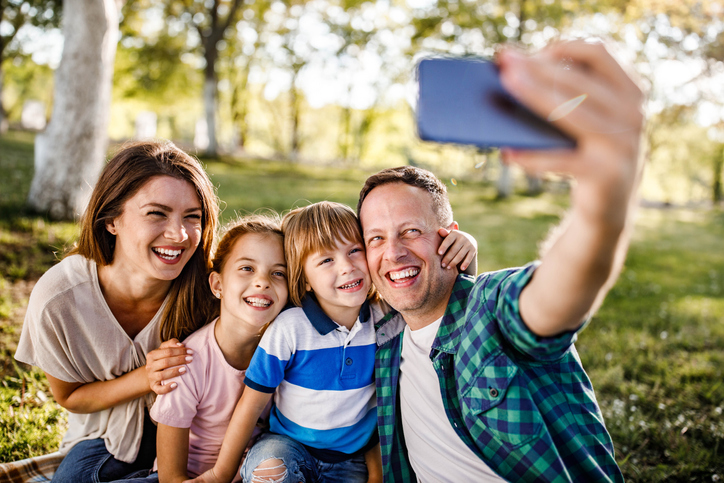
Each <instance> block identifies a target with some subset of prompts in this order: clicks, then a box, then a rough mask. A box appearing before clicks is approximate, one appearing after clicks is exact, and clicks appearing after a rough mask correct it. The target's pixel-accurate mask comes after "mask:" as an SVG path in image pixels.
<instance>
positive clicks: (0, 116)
mask: <svg viewBox="0 0 724 483" xmlns="http://www.w3.org/2000/svg"><path fill="white" fill-rule="evenodd" d="M4 77H5V72H4V71H3V70H2V57H0V134H5V133H6V132H7V130H8V120H7V118H6V117H5V107H3V80H4Z"/></svg>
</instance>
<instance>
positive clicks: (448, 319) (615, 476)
mask: <svg viewBox="0 0 724 483" xmlns="http://www.w3.org/2000/svg"><path fill="white" fill-rule="evenodd" d="M536 266H537V265H536V264H531V265H528V266H526V267H524V268H522V269H510V270H501V271H498V272H491V273H485V274H483V275H481V276H480V277H478V279H477V280H473V279H472V277H469V276H466V275H460V276H458V278H457V281H456V283H455V286H454V288H453V292H452V295H451V296H450V301H449V302H448V306H447V310H446V312H445V316H444V318H443V320H442V322H441V324H440V328H439V330H438V332H437V337H436V338H435V341H434V342H433V344H432V350H431V352H430V359H431V361H432V364H433V367H434V369H435V372H436V373H437V376H438V379H439V381H440V391H441V394H442V398H443V404H444V406H445V412H446V414H447V417H448V420H449V421H450V424H451V425H452V426H453V427H454V428H455V431H456V433H457V434H458V436H459V437H460V438H461V439H462V440H463V441H464V442H465V444H466V445H467V446H468V447H469V448H470V449H471V450H472V451H473V452H474V453H475V454H476V455H478V457H480V459H482V460H483V461H484V462H485V463H486V464H487V465H488V466H489V467H490V468H491V469H492V470H493V471H495V472H496V473H497V474H498V475H500V476H501V477H503V478H504V479H506V480H508V481H510V482H569V481H575V482H599V481H614V482H622V481H623V476H622V475H621V471H620V469H619V468H618V466H617V464H616V461H615V459H614V451H613V443H612V442H611V437H610V436H609V434H608V432H607V431H606V427H605V426H604V423H603V417H602V415H601V411H600V409H599V407H598V404H597V403H596V397H595V395H594V393H593V388H592V386H591V382H590V380H589V379H588V376H587V375H586V373H585V371H584V370H583V367H582V366H581V361H580V359H579V358H578V353H577V352H576V350H575V347H574V346H573V342H574V341H575V339H576V333H575V332H567V333H564V334H561V335H559V336H556V337H551V338H540V337H537V336H536V335H535V334H533V333H531V332H530V330H528V328H527V327H526V325H525V324H524V323H523V321H522V319H521V317H520V313H519V312H518V298H519V296H520V292H521V290H522V289H523V287H524V286H525V285H526V283H528V281H529V280H530V278H531V277H532V275H533V271H534V270H535V267H536ZM584 325H585V324H584ZM376 328H377V344H378V348H377V357H376V362H375V377H376V384H377V422H378V427H379V433H380V443H381V447H382V467H383V471H384V475H385V481H386V482H409V481H416V476H415V473H414V471H413V469H412V467H411V466H410V461H409V459H408V457H407V449H406V447H405V438H404V435H403V432H402V422H401V418H400V417H399V416H398V412H399V411H400V398H399V394H398V387H399V386H398V378H399V372H400V354H401V351H402V331H403V329H404V328H405V321H404V320H403V319H402V316H401V315H400V314H398V313H396V312H392V313H390V314H388V315H387V316H386V317H385V318H384V319H382V320H381V321H380V322H379V324H377V326H376ZM579 330H580V329H579Z"/></svg>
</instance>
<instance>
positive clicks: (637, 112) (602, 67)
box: [498, 41, 644, 219]
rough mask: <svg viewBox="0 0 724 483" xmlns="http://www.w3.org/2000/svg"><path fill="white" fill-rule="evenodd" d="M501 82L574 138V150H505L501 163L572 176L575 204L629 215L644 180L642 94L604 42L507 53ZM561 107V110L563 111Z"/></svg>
mask: <svg viewBox="0 0 724 483" xmlns="http://www.w3.org/2000/svg"><path fill="white" fill-rule="evenodd" d="M498 65H499V67H500V73H501V82H502V84H503V85H504V86H505V88H506V89H507V90H508V91H509V92H510V93H511V94H512V95H513V96H515V98H516V99H518V100H519V101H520V102H522V103H523V104H524V105H525V106H527V107H528V108H529V109H530V110H531V111H533V112H535V113H536V114H537V115H539V116H541V117H549V116H551V114H553V115H554V116H555V117H556V120H555V121H553V124H555V125H556V126H557V127H559V128H560V129H561V130H563V131H565V132H566V133H569V134H570V135H571V136H572V137H574V138H575V139H576V143H577V145H576V147H575V148H574V149H571V150H553V151H541V150H538V151H522V150H515V149H505V150H503V159H504V160H505V161H507V162H512V163H515V164H518V165H519V166H521V167H522V168H523V169H524V170H526V171H528V172H533V173H541V172H555V173H561V174H567V175H571V176H573V177H574V178H575V179H576V181H577V186H576V187H575V188H574V192H573V200H572V201H573V204H574V206H578V207H579V209H582V210H585V211H586V212H588V213H589V214H590V215H592V216H596V217H603V218H608V219H610V218H611V217H612V216H614V217H621V216H624V217H625V216H626V214H625V212H626V209H625V208H623V209H621V208H622V206H621V205H622V204H626V203H628V202H629V201H630V199H631V197H632V196H633V194H634V192H635V191H636V187H637V185H638V182H639V180H640V175H641V163H640V161H641V160H640V156H639V151H640V143H641V133H642V130H643V121H644V116H643V100H644V96H643V94H642V92H641V89H640V88H639V87H638V86H637V85H636V83H635V82H634V81H633V80H632V79H631V78H630V77H629V76H628V75H627V73H626V72H625V71H624V70H623V68H622V67H621V66H620V65H619V64H618V63H617V62H616V61H615V60H614V58H613V57H612V56H611V55H610V54H609V52H608V51H607V50H606V48H605V46H604V45H603V44H602V43H589V42H584V41H573V42H559V43H554V44H551V45H549V46H548V47H546V48H545V49H543V50H542V51H540V52H539V53H537V54H534V55H530V56H529V55H525V54H523V53H521V52H519V51H517V50H514V49H504V50H503V51H501V52H500V55H499V56H498ZM561 106H563V108H562V107H561Z"/></svg>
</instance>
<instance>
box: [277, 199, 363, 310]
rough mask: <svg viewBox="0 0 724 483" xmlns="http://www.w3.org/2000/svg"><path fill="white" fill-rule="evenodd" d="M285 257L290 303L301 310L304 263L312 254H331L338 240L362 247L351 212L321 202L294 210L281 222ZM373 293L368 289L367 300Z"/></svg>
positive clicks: (357, 225)
mask: <svg viewBox="0 0 724 483" xmlns="http://www.w3.org/2000/svg"><path fill="white" fill-rule="evenodd" d="M282 231H283V232H284V256H285V257H286V259H287V273H288V281H289V301H290V302H292V303H293V304H294V305H296V306H298V307H301V305H302V299H303V298H304V296H305V295H306V293H307V287H306V284H307V277H306V275H305V274H304V262H305V261H306V259H307V257H308V256H309V255H311V254H313V253H317V252H320V251H323V250H332V249H334V247H335V246H336V245H337V242H338V241H340V240H347V241H355V242H358V243H360V244H362V248H363V249H364V241H363V240H362V230H361V229H360V226H359V221H358V219H357V215H355V213H354V211H353V210H352V208H350V207H349V206H347V205H343V204H342V203H335V202H333V201H320V202H319V203H313V204H311V205H308V206H304V207H301V208H295V209H293V210H292V211H290V212H289V213H287V214H286V215H284V218H283V219H282ZM375 295H376V291H375V289H374V286H370V291H369V293H368V295H367V299H368V300H369V299H370V298H372V297H374V296H375Z"/></svg>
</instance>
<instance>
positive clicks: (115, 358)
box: [15, 255, 166, 463]
mask: <svg viewBox="0 0 724 483" xmlns="http://www.w3.org/2000/svg"><path fill="white" fill-rule="evenodd" d="M165 305H166V302H165V301H164V303H163V305H162V306H161V308H160V309H159V310H158V312H157V313H156V315H154V317H153V319H152V320H151V322H149V324H148V325H147V326H146V327H145V328H144V329H143V330H142V331H141V332H140V333H139V334H138V335H137V336H136V337H135V339H131V338H130V337H129V336H128V334H126V332H125V331H124V330H123V328H122V327H121V325H120V324H119V323H118V321H117V320H116V318H115V317H114V316H113V313H112V312H111V309H110V308H109V307H108V304H107V303H106V300H105V298H104V297H103V294H102V293H101V287H100V284H99V283H98V270H97V267H96V264H95V262H93V261H91V260H88V259H86V258H84V257H82V256H81V255H72V256H69V257H66V258H65V259H63V260H62V261H61V262H60V263H58V264H57V265H55V266H54V267H52V268H51V269H50V270H48V271H47V272H46V273H45V274H44V275H43V276H42V277H40V280H38V283H37V284H36V285H35V288H33V292H32V293H31V294H30V301H29V303H28V312H27V314H26V315H25V323H24V324H23V331H22V334H21V335H20V342H19V343H18V350H17V352H16V353H15V358H16V359H17V360H19V361H21V362H24V363H26V364H31V365H34V366H38V367H39V368H40V369H42V370H43V371H45V372H46V373H48V374H50V375H51V376H53V377H55V378H57V379H60V380H61V381H65V382H71V383H74V382H81V383H90V382H94V381H107V380H110V379H114V378H116V377H119V376H121V375H123V374H125V373H127V372H130V371H132V370H134V369H136V368H138V367H141V366H143V365H144V364H145V363H146V354H147V353H148V352H149V351H151V350H153V349H155V348H157V347H158V346H159V345H160V344H161V340H160V335H159V334H160V330H159V329H160V323H161V314H162V313H163V308H164V306H165ZM152 403H153V396H152V395H151V394H149V395H147V396H145V397H142V398H138V399H135V400H133V401H130V402H127V403H124V404H119V405H118V406H114V407H112V408H110V409H105V410H103V411H98V412H95V413H90V414H73V413H70V414H68V431H67V432H66V433H65V436H64V437H63V441H62V442H61V444H60V452H61V453H64V454H65V453H67V452H68V451H70V449H71V448H72V447H73V446H74V445H75V444H77V443H79V442H81V441H84V440H88V439H97V438H102V439H103V440H104V441H105V443H106V449H108V451H109V452H110V453H111V454H112V455H113V456H115V457H116V459H119V460H121V461H124V462H127V463H131V462H133V461H135V459H136V456H137V455H138V450H139V448H140V445H141V436H142V433H143V415H144V408H146V407H150V406H151V405H152Z"/></svg>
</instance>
